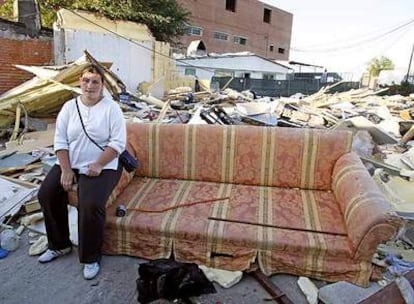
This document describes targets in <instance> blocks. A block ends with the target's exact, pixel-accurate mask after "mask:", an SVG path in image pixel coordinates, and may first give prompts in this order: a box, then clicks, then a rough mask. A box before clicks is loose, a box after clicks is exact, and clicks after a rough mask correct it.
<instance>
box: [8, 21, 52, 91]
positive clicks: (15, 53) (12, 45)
mask: <svg viewBox="0 0 414 304" xmlns="http://www.w3.org/2000/svg"><path fill="white" fill-rule="evenodd" d="M6 23H8V22H6ZM4 24H5V22H4V20H3V22H2V25H4ZM7 25H8V27H7V30H5V27H3V28H2V29H1V30H0V94H2V93H4V92H6V91H8V90H9V89H11V88H14V87H16V86H17V85H19V84H21V83H23V82H25V81H27V80H29V79H31V78H32V77H33V74H31V73H28V72H25V71H22V70H19V69H17V68H16V67H15V66H14V65H15V64H23V65H52V64H53V63H54V55H53V36H52V34H51V32H49V31H47V32H46V33H40V36H39V37H38V38H30V37H28V36H27V35H25V34H24V33H23V32H22V28H21V25H19V24H18V25H16V24H14V25H13V24H9V23H8V24H7ZM16 26H17V27H18V28H17V29H16Z"/></svg>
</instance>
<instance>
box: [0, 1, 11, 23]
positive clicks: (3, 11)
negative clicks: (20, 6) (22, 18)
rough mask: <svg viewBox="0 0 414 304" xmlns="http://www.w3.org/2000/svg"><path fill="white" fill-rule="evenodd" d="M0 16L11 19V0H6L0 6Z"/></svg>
mask: <svg viewBox="0 0 414 304" xmlns="http://www.w3.org/2000/svg"><path fill="white" fill-rule="evenodd" d="M0 18H3V19H7V20H13V0H6V1H4V2H3V4H2V5H1V6H0Z"/></svg>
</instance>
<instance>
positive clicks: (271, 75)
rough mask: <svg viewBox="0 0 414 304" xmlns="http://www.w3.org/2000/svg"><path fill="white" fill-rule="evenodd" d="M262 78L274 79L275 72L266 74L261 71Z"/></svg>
mask: <svg viewBox="0 0 414 304" xmlns="http://www.w3.org/2000/svg"><path fill="white" fill-rule="evenodd" d="M263 79H264V80H274V79H275V74H266V73H263Z"/></svg>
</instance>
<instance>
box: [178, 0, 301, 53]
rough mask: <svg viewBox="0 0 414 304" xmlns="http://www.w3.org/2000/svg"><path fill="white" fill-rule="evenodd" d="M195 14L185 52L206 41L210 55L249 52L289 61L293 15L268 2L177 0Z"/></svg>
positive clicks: (183, 40)
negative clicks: (193, 44) (195, 42)
mask: <svg viewBox="0 0 414 304" xmlns="http://www.w3.org/2000/svg"><path fill="white" fill-rule="evenodd" d="M177 2H178V3H179V4H180V5H182V6H183V7H185V8H186V9H187V10H189V11H190V12H191V18H190V24H189V25H188V28H187V33H186V35H184V36H183V37H182V38H181V40H180V43H181V46H179V47H178V49H179V51H180V52H181V53H185V49H186V47H187V46H188V45H189V44H190V43H191V42H192V41H194V40H202V41H203V42H204V44H205V46H206V49H207V52H208V53H235V52H245V51H249V52H252V53H255V54H257V55H260V56H263V57H265V58H268V59H274V60H288V59H289V50H290V42H291V34H292V22H293V15H292V14H291V13H289V12H286V11H283V10H280V9H278V8H276V7H274V6H271V5H269V4H268V1H266V0H211V1H201V0H177Z"/></svg>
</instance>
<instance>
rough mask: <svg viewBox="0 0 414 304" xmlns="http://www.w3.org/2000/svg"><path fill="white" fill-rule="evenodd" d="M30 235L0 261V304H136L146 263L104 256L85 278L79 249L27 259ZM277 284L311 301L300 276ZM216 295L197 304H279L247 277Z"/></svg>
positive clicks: (301, 303) (299, 303) (300, 300)
mask: <svg viewBox="0 0 414 304" xmlns="http://www.w3.org/2000/svg"><path fill="white" fill-rule="evenodd" d="M28 249H29V236H28V232H27V231H25V232H24V233H23V234H22V236H21V241H20V247H19V249H18V250H17V251H15V252H11V253H10V254H9V256H8V257H6V258H5V259H1V260H0V303H2V304H25V303H30V304H44V303H46V304H48V303H53V304H54V303H59V304H60V303H62V304H63V303H64V304H70V303H77V304H78V303H79V304H86V303H91V304H92V303H93V304H96V303H108V304H109V303H110V304H112V303H115V304H123V303H137V292H136V282H135V281H136V279H137V276H138V265H139V264H140V263H142V262H144V260H140V259H136V258H132V257H126V256H104V257H103V259H102V264H101V273H100V274H99V276H98V277H97V278H96V279H94V280H91V281H86V280H84V279H83V277H82V266H81V265H80V264H79V262H78V258H77V250H74V252H72V254H70V255H68V256H65V257H62V258H60V259H58V260H56V261H53V262H51V263H48V264H40V263H38V262H37V257H32V256H29V255H28ZM272 281H274V282H275V283H277V284H278V286H279V288H281V289H282V291H283V292H285V293H286V294H287V295H288V297H289V298H290V299H292V300H293V302H294V303H295V304H305V303H307V301H306V299H305V297H304V296H303V295H302V292H301V291H300V289H299V288H298V287H297V284H296V281H297V277H295V276H289V275H276V276H273V277H272ZM215 287H216V289H217V293H216V294H211V295H203V296H201V297H198V298H197V299H196V300H197V301H198V303H205V304H209V303H212V304H254V303H275V302H274V301H266V299H268V298H270V296H269V294H268V293H267V292H266V291H265V290H264V289H263V288H262V287H261V286H260V285H259V284H258V283H257V282H256V281H255V279H253V278H252V277H250V276H248V275H245V276H244V277H243V279H242V281H241V282H239V283H238V284H237V285H235V286H233V287H231V288H229V289H224V288H221V287H220V286H219V285H216V284H215Z"/></svg>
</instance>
